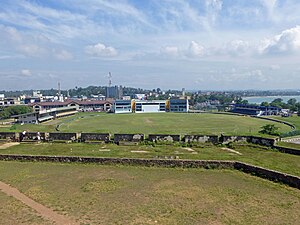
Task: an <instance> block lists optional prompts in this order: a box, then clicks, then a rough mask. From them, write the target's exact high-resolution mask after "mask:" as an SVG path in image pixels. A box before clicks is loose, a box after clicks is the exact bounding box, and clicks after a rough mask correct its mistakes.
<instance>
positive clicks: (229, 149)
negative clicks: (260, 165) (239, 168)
mask: <svg viewBox="0 0 300 225" xmlns="http://www.w3.org/2000/svg"><path fill="white" fill-rule="evenodd" d="M221 149H222V150H225V151H228V152H232V153H235V154H238V155H243V154H242V153H240V152H238V151H235V150H233V149H231V148H221Z"/></svg>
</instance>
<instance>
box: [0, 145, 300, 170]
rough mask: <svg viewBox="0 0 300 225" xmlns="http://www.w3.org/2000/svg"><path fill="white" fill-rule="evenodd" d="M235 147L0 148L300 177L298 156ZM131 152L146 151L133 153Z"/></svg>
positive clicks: (8, 150) (242, 146)
mask: <svg viewBox="0 0 300 225" xmlns="http://www.w3.org/2000/svg"><path fill="white" fill-rule="evenodd" d="M233 148H234V149H235V150H236V151H238V152H240V153H242V155H237V154H235V153H231V152H228V151H225V150H222V149H221V147H217V146H213V145H203V146H201V147H192V149H193V150H195V152H190V151H188V150H187V149H184V148H182V147H180V146H173V145H170V146H155V147H152V146H145V145H139V146H118V145H113V144H109V145H104V144H103V145H95V144H83V143H74V144H62V143H56V144H51V143H50V144H47V143H43V144H21V145H18V146H14V147H10V148H8V149H4V150H0V153H1V154H32V155H65V156H91V157H128V158H154V157H157V156H160V157H165V156H167V157H170V156H173V157H174V158H175V156H179V157H180V159H203V160H213V159H216V160H238V161H242V162H246V163H251V164H254V165H258V166H262V167H266V168H269V169H274V170H278V171H281V172H285V173H289V174H293V175H297V176H300V158H299V156H295V155H289V154H284V153H280V152H277V151H274V150H270V149H267V148H264V147H259V146H254V145H245V146H244V145H234V146H233ZM108 150H110V151H108ZM131 151H147V153H141V152H139V153H134V152H131ZM195 153H197V154H195Z"/></svg>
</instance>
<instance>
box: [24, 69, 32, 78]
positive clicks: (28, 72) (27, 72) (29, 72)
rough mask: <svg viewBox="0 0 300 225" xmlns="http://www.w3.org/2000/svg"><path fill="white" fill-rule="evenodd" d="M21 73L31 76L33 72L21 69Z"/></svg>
mask: <svg viewBox="0 0 300 225" xmlns="http://www.w3.org/2000/svg"><path fill="white" fill-rule="evenodd" d="M21 75H23V76H27V77H29V76H31V75H32V73H31V71H30V70H28V69H23V70H21Z"/></svg>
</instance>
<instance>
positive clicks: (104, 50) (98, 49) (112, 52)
mask: <svg viewBox="0 0 300 225" xmlns="http://www.w3.org/2000/svg"><path fill="white" fill-rule="evenodd" d="M85 53H87V54H89V55H91V56H96V57H113V56H116V55H117V54H118V52H117V50H116V49H115V48H113V47H111V46H105V45H104V44H102V43H98V44H95V45H88V46H86V47H85Z"/></svg>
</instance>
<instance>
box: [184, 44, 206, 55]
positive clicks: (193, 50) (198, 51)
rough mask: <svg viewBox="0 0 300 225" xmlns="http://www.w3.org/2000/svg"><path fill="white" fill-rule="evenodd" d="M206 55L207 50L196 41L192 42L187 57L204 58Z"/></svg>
mask: <svg viewBox="0 0 300 225" xmlns="http://www.w3.org/2000/svg"><path fill="white" fill-rule="evenodd" d="M204 55H205V49H204V47H203V46H202V45H200V44H199V43H198V42H196V41H192V42H191V43H190V45H189V48H188V51H187V56H189V57H203V56H204Z"/></svg>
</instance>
